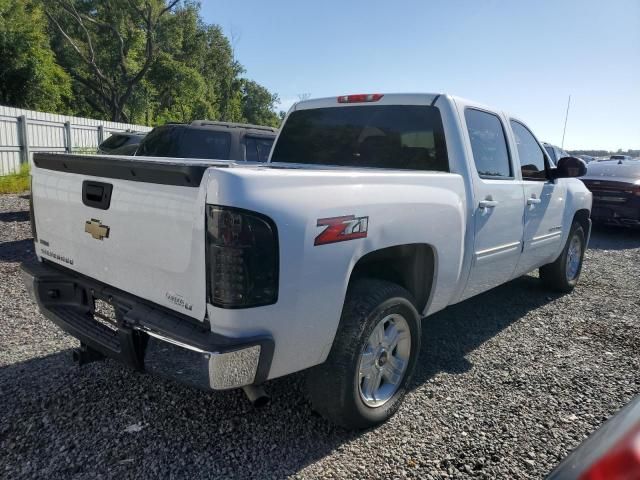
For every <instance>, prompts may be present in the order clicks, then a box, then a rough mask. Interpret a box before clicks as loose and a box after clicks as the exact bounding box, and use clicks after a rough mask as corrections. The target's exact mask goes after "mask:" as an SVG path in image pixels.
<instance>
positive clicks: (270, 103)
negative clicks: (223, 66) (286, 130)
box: [242, 80, 280, 127]
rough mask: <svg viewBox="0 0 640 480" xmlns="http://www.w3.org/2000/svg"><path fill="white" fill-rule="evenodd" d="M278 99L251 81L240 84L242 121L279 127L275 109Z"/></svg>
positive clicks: (275, 95)
mask: <svg viewBox="0 0 640 480" xmlns="http://www.w3.org/2000/svg"><path fill="white" fill-rule="evenodd" d="M279 101H280V99H279V98H278V95H277V94H275V93H271V92H269V90H267V89H266V88H264V87H263V86H262V85H259V84H258V83H256V82H254V81H253V80H244V81H243V82H242V114H243V117H244V119H245V120H246V121H247V122H249V123H253V124H256V125H271V126H273V127H277V126H278V125H280V117H279V116H278V114H277V113H276V112H275V107H276V105H277V104H278V103H279Z"/></svg>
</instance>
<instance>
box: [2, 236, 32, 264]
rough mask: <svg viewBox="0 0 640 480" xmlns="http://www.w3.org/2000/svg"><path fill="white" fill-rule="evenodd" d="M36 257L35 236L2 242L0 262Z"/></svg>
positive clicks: (21, 260) (22, 260)
mask: <svg viewBox="0 0 640 480" xmlns="http://www.w3.org/2000/svg"><path fill="white" fill-rule="evenodd" d="M35 258H36V257H35V252H34V248H33V238H27V239H24V240H13V241H9V242H0V262H24V261H28V260H34V259H35Z"/></svg>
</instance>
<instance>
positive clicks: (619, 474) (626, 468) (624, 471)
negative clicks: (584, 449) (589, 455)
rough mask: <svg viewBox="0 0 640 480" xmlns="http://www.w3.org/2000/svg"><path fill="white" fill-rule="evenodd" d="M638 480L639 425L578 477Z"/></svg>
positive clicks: (639, 457)
mask: <svg viewBox="0 0 640 480" xmlns="http://www.w3.org/2000/svg"><path fill="white" fill-rule="evenodd" d="M638 478H640V425H636V426H635V428H633V429H632V430H631V431H630V432H629V433H627V434H626V435H625V436H624V437H623V438H622V439H621V440H620V441H619V442H618V443H616V444H614V445H613V447H611V448H610V449H609V451H608V452H607V453H605V454H604V455H603V456H602V457H601V458H600V459H599V460H598V461H596V462H595V463H594V464H593V465H592V466H591V467H589V469H588V470H587V471H586V472H585V473H583V474H582V475H581V476H580V480H633V479H638Z"/></svg>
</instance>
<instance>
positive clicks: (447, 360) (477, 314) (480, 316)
mask: <svg viewBox="0 0 640 480" xmlns="http://www.w3.org/2000/svg"><path fill="white" fill-rule="evenodd" d="M559 297H560V295H559V294H557V293H553V292H550V291H549V290H547V289H545V288H544V287H543V286H542V285H541V283H540V281H539V279H538V278H535V277H533V276H530V275H527V276H524V277H520V278H517V279H515V280H513V281H511V282H509V283H507V284H504V285H502V286H500V287H497V288H494V289H493V290H490V291H488V292H486V293H483V294H480V295H478V296H476V297H473V298H470V299H468V300H465V301H464V302H461V303H458V304H456V305H452V306H450V307H448V308H447V309H445V310H443V311H441V312H438V313H436V314H435V315H432V316H430V317H427V318H426V319H424V320H423V322H422V350H421V358H420V359H419V361H418V366H417V368H416V373H415V374H414V386H420V385H422V384H424V383H425V382H427V381H428V380H430V379H431V378H432V377H433V376H435V375H436V374H437V373H439V372H446V373H452V374H455V373H464V372H467V371H469V369H471V367H472V364H471V363H470V362H469V361H468V360H467V359H466V355H467V354H468V353H470V352H472V351H473V350H475V349H476V348H478V347H479V346H480V345H482V344H483V343H484V342H486V341H487V340H489V339H491V338H493V337H494V336H496V335H497V334H499V333H500V332H501V331H502V330H504V329H505V328H507V327H509V325H511V324H513V323H515V322H516V321H518V320H520V319H521V318H522V317H524V316H525V315H526V314H527V313H528V312H530V311H531V310H534V309H536V308H539V307H541V306H543V305H546V304H547V303H549V302H551V301H553V300H555V299H557V298H559Z"/></svg>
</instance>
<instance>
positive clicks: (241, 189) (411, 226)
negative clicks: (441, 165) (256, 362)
mask: <svg viewBox="0 0 640 480" xmlns="http://www.w3.org/2000/svg"><path fill="white" fill-rule="evenodd" d="M207 175H208V179H207V182H208V189H207V203H209V204H217V205H229V206H233V207H239V208H244V209H248V210H252V211H256V212H260V213H262V214H265V215H267V216H269V217H270V218H271V219H273V220H274V222H275V223H276V225H277V228H278V236H279V245H280V285H279V295H278V301H277V303H276V304H274V305H269V306H264V307H257V308H250V309H241V310H227V309H220V308H216V307H213V306H212V305H208V312H209V317H210V321H211V326H212V329H214V330H216V331H218V332H220V333H224V334H226V335H231V336H247V335H251V334H258V333H270V334H271V335H273V337H274V340H275V343H276V349H275V356H274V358H273V363H272V366H271V372H270V375H269V378H274V377H279V376H281V375H285V374H287V373H291V372H294V371H298V370H302V369H304V368H307V367H310V366H313V365H316V364H318V363H321V362H322V361H324V360H325V358H326V356H327V355H328V353H329V350H330V348H331V345H332V342H333V338H334V336H335V332H336V329H337V327H338V323H339V319H340V315H341V311H342V306H343V302H344V298H345V293H346V290H347V285H348V282H349V277H350V274H351V271H352V269H353V267H354V265H355V264H356V262H357V261H358V260H359V259H360V258H361V257H362V256H363V255H365V254H367V253H369V252H372V251H374V250H378V249H381V248H385V247H390V246H394V245H402V244H410V243H427V244H429V245H431V246H432V247H433V249H434V251H435V256H436V272H437V274H436V278H435V284H434V287H433V295H432V301H431V306H430V307H429V309H430V311H432V310H435V309H440V308H444V306H446V305H447V304H448V303H451V299H452V297H453V296H454V295H455V294H456V291H457V288H458V283H459V280H460V276H461V270H462V259H463V247H464V238H465V230H466V229H465V221H466V215H465V211H466V205H465V203H466V202H465V191H464V184H463V180H462V177H461V176H460V175H456V174H445V173H429V172H424V173H422V172H413V171H412V172H399V171H379V170H378V171H376V170H370V171H365V170H358V171H353V170H342V169H335V170H315V169H278V168H230V169H224V170H223V169H210V170H209V172H208V173H207ZM344 215H355V216H356V217H363V216H367V217H369V220H368V235H367V237H366V238H361V239H357V240H351V241H345V242H340V243H332V244H327V245H318V246H314V240H315V238H316V237H317V235H318V234H319V233H321V232H322V231H323V229H324V227H318V226H317V220H318V219H321V218H329V217H337V216H344ZM425 313H426V312H425Z"/></svg>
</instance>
